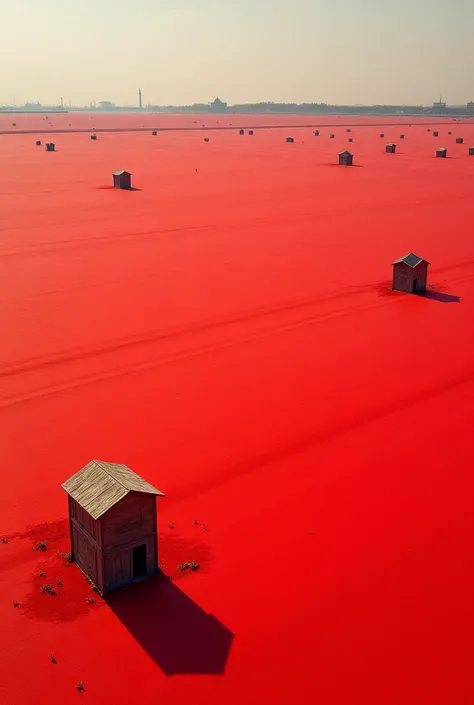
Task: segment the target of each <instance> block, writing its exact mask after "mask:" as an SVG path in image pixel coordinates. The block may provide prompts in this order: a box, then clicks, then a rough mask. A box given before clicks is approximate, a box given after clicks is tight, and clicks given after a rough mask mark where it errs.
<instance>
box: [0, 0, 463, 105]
mask: <svg viewBox="0 0 474 705" xmlns="http://www.w3.org/2000/svg"><path fill="white" fill-rule="evenodd" d="M0 66H1V71H0V103H12V102H13V101H15V102H16V104H17V105H21V104H22V103H24V102H25V101H27V100H30V101H34V100H39V101H40V102H42V103H44V104H47V103H54V104H58V103H59V100H60V97H61V96H62V97H63V98H64V101H65V103H66V104H69V103H70V102H71V103H73V104H77V105H79V104H88V103H90V102H91V101H99V100H110V101H112V102H114V103H118V104H132V103H136V101H137V91H138V88H139V87H141V88H142V91H143V102H144V104H147V103H148V102H149V103H152V104H190V103H194V102H209V101H210V100H213V99H214V98H215V97H216V96H219V97H220V98H221V99H222V100H225V101H227V102H229V103H243V102H257V101H261V100H274V101H285V102H305V101H307V102H313V101H314V102H328V103H336V104H338V103H339V104H343V103H350V104H354V103H364V104H371V103H392V104H396V103H399V104H403V103H405V104H417V105H418V104H421V103H423V104H430V103H431V102H433V100H437V99H438V97H439V94H440V93H442V94H443V97H444V99H445V100H447V101H448V103H450V104H462V103H466V102H467V101H468V100H474V0H393V1H392V0H233V1H231V0H0Z"/></svg>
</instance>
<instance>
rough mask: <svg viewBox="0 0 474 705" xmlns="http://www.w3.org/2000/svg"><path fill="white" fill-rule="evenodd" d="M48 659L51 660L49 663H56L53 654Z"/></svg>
mask: <svg viewBox="0 0 474 705" xmlns="http://www.w3.org/2000/svg"><path fill="white" fill-rule="evenodd" d="M49 658H50V660H51V663H57V661H56V659H55V658H54V654H50V655H49Z"/></svg>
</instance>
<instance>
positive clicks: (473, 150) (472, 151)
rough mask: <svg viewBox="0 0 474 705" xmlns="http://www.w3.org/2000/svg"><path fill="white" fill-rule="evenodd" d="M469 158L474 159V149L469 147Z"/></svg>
mask: <svg viewBox="0 0 474 705" xmlns="http://www.w3.org/2000/svg"><path fill="white" fill-rule="evenodd" d="M469 156H470V157H474V147H469Z"/></svg>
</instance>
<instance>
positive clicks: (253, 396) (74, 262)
mask: <svg viewBox="0 0 474 705" xmlns="http://www.w3.org/2000/svg"><path fill="white" fill-rule="evenodd" d="M42 117H43V116H26V117H25V116H18V117H16V118H12V116H8V118H7V122H6V116H1V117H0V129H7V128H8V125H9V124H10V123H11V122H12V121H13V120H14V121H16V122H17V125H18V129H20V124H21V122H22V120H28V121H31V123H30V124H32V123H33V121H36V122H35V123H34V124H35V126H36V127H38V125H39V124H40V122H41V121H42ZM205 117H206V124H208V125H211V124H216V123H217V119H219V120H220V119H221V118H220V117H214V118H211V117H210V116H205ZM99 119H100V125H101V126H102V127H107V126H114V125H112V123H113V121H114V120H122V121H123V122H122V123H120V125H119V126H120V127H124V128H125V127H131V126H140V125H141V123H142V122H143V121H144V120H145V117H144V116H142V115H136V116H127V118H126V119H125V117H124V116H118V117H116V116H112V117H110V116H105V117H104V116H94V122H95V124H96V126H99ZM147 119H150V125H151V124H152V123H153V124H158V123H156V120H155V116H153V120H152V119H151V118H147ZM194 119H196V118H195V117H194V116H178V117H175V116H160V120H163V123H161V124H165V122H166V125H172V124H176V125H179V124H184V123H186V124H190V125H191V126H192V124H193V123H192V121H193V120H194ZM197 119H198V120H200V119H201V118H200V117H198V118H197ZM190 120H191V123H190ZM266 120H267V118H266V117H265V119H264V118H263V117H262V116H259V117H258V118H257V119H255V118H250V117H249V118H248V124H264V122H265V121H266ZM273 120H274V118H272V121H273ZM285 120H286V121H287V124H290V123H292V124H297V123H301V122H306V121H307V118H306V117H305V118H301V117H300V118H298V117H295V118H291V119H287V118H281V117H279V121H280V122H281V121H285ZM87 121H89V116H86V115H79V116H78V115H72V116H71V115H63V116H54V127H55V128H56V129H58V130H59V129H63V128H65V127H68V125H69V122H71V123H73V127H78V128H79V127H81V126H82V127H83V126H84V125H85V126H87V124H88V122H87ZM186 121H187V122H186ZM43 122H44V121H43ZM319 122H320V124H321V122H322V121H319ZM345 122H347V124H351V128H352V134H351V136H352V137H353V138H354V143H353V145H351V149H352V150H353V151H354V153H355V155H356V157H355V163H356V164H357V165H358V167H359V168H353V169H347V168H343V167H342V168H340V167H337V166H335V165H334V164H335V161H336V154H337V152H338V151H339V150H341V149H343V148H345V147H346V146H348V144H347V137H348V134H347V133H346V132H345V128H344V127H342V126H341V127H339V128H337V129H336V130H334V131H335V132H336V139H335V140H329V130H328V129H323V130H322V131H321V136H320V137H319V138H315V137H313V135H312V132H311V130H310V129H305V130H303V129H301V130H297V129H293V131H291V130H290V129H289V130H269V131H265V130H261V131H260V130H259V131H258V132H257V133H256V134H255V136H254V137H249V136H248V135H245V136H244V137H240V136H239V135H238V134H237V133H236V132H234V131H231V132H215V131H214V132H211V133H210V134H209V136H210V137H211V141H210V142H209V143H207V144H206V143H204V141H203V135H202V134H201V133H198V134H196V133H193V132H168V133H162V134H159V135H158V137H156V138H153V137H152V136H151V135H150V134H148V133H142V134H127V133H123V134H101V135H100V136H99V139H98V140H97V141H96V142H93V141H91V140H90V139H89V138H88V136H87V135H84V134H70V135H69V134H61V135H58V136H57V137H56V138H54V140H55V142H56V145H57V150H58V151H57V152H56V153H54V154H51V153H46V152H45V151H44V149H43V148H36V147H35V145H34V140H35V137H34V136H32V135H12V136H2V137H0V160H1V163H2V169H1V171H0V192H1V202H0V216H1V220H0V325H1V330H2V331H3V335H2V345H1V348H0V429H1V433H0V446H1V459H2V460H1V480H2V484H1V493H0V536H5V537H7V538H8V543H0V625H1V637H0V702H1V703H2V705H3V704H4V703H5V705H20V704H21V705H29V704H30V703H31V704H33V703H35V704H36V705H38V704H40V705H43V704H44V705H46V704H49V705H55V704H56V703H62V704H66V705H67V704H68V703H73V702H77V701H78V700H79V699H80V698H83V699H84V701H85V702H88V703H116V704H117V705H122V704H123V705H125V704H127V705H128V704H129V703H131V702H137V701H140V702H143V703H157V702H160V703H166V705H174V704H175V703H176V704H180V705H181V703H187V704H189V705H198V704H199V705H222V703H225V704H226V705H240V704H241V703H246V704H247V705H253V704H254V703H255V704H257V703H259V704H261V703H272V704H273V705H280V704H281V705H283V704H285V705H287V704H288V703H295V704H296V705H299V704H300V703H301V704H303V703H311V705H312V704H313V703H321V705H402V704H403V705H420V703H423V704H424V703H426V704H428V703H429V705H448V704H449V705H468V703H469V705H472V702H473V699H474V685H473V681H472V672H471V671H472V669H471V663H472V631H473V627H474V619H473V617H474V615H473V601H472V588H473V577H474V565H473V556H474V513H473V510H472V496H473V489H474V477H473V468H474V462H473V460H474V436H473V428H474V403H473V400H474V394H473V392H474V384H473V373H474V333H473V321H474V299H473V294H474V239H473V226H472V223H473V220H474V198H473V196H474V157H469V156H468V154H467V153H468V146H469V145H470V144H474V125H473V124H463V125H462V126H460V125H459V124H457V123H451V124H452V127H449V126H448V125H441V126H440V128H439V129H440V136H439V138H434V137H433V136H432V133H430V132H427V128H426V127H425V126H421V125H417V124H416V120H414V119H413V120H411V123H412V127H408V125H403V126H401V127H390V128H388V127H386V128H385V129H384V131H385V135H386V138H385V139H383V140H382V139H380V138H379V132H380V131H381V130H380V128H379V127H364V126H363V125H362V122H363V121H362V120H357V119H353V120H352V122H351V123H348V121H347V120H345ZM405 122H406V121H405ZM239 123H240V124H243V123H242V120H239ZM341 125H342V122H341ZM115 126H117V125H115ZM23 127H24V126H23ZM448 129H450V130H452V132H453V134H452V135H450V136H448V134H447V131H448ZM402 131H403V132H405V134H406V139H405V141H400V140H399V139H398V136H399V134H400V132H402ZM287 134H293V136H294V137H295V140H296V141H295V144H292V145H291V144H286V143H285V141H284V137H285V136H286V135H287ZM457 135H462V136H463V137H464V138H465V143H464V144H463V145H456V144H455V137H456V136H457ZM392 140H393V141H395V142H397V143H398V153H397V154H395V155H390V154H386V153H385V152H384V145H385V143H386V142H388V141H392ZM436 146H446V147H448V150H449V151H448V155H449V158H448V159H446V160H441V159H435V158H434V150H435V147H436ZM117 168H125V169H128V170H130V171H131V172H132V173H133V180H134V186H135V187H136V188H137V189H139V190H136V191H133V192H122V191H114V190H111V189H110V188H109V186H110V182H111V176H110V173H111V171H113V170H114V169H117ZM195 169H197V170H198V171H197V172H196V171H195ZM410 250H413V251H415V252H416V253H418V254H420V255H422V256H424V257H426V258H427V259H428V260H429V261H430V262H431V263H432V266H431V268H430V279H429V281H430V283H431V284H432V285H434V290H433V291H431V293H430V295H429V296H428V297H426V298H422V297H413V296H408V295H403V294H392V293H391V292H390V291H389V280H390V276H391V267H390V263H391V261H392V260H393V259H394V258H396V257H399V256H401V255H403V254H405V253H407V252H409V251H410ZM91 458H100V459H104V460H111V461H117V462H123V463H126V464H127V465H129V466H130V467H132V468H133V469H134V470H136V471H137V472H138V473H139V474H142V475H143V476H144V477H146V479H147V480H149V481H150V482H152V483H154V484H156V486H157V487H159V488H160V489H161V490H163V491H164V492H165V493H166V494H167V498H166V499H164V500H162V501H160V503H159V513H160V563H161V565H162V566H163V568H164V570H165V572H167V573H168V574H169V575H170V576H171V578H172V582H170V583H165V584H161V585H159V584H157V583H156V582H155V581H154V580H149V581H147V582H145V583H142V584H140V585H137V586H133V587H132V588H130V589H125V590H123V591H121V592H118V593H116V595H115V596H114V597H113V598H111V599H110V600H108V601H107V603H105V602H104V601H103V600H102V599H100V598H99V597H98V596H97V595H94V594H93V593H91V592H90V590H89V587H88V584H87V583H86V582H85V580H84V578H83V576H82V574H81V573H80V571H79V570H78V569H77V568H75V567H74V566H71V565H69V564H67V563H66V562H65V561H64V560H63V559H62V558H61V557H60V556H59V555H58V551H65V550H67V549H68V535H67V514H66V497H65V495H64V493H63V491H62V490H61V488H60V483H61V482H62V481H64V480H65V479H66V478H67V477H68V476H69V475H71V474H72V473H73V472H75V471H76V470H77V469H78V468H79V467H81V466H82V465H84V464H85V463H86V462H87V461H88V460H89V459H91ZM195 519H197V520H198V522H199V524H198V525H195V523H194V520H195ZM170 522H174V527H175V528H174V529H171V528H168V525H169V524H170ZM203 525H206V527H207V528H208V531H205V530H204V526H203ZM40 540H46V541H47V542H48V550H47V551H46V552H44V553H36V552H33V551H32V548H33V546H34V545H35V543H36V542H37V541H40ZM184 560H196V561H198V562H199V563H200V565H201V569H200V571H199V572H197V573H193V574H192V575H189V576H183V575H182V574H181V573H179V572H178V571H177V569H176V566H177V564H178V563H180V562H182V561H184ZM39 571H42V572H44V573H45V577H44V578H42V577H39V575H38V573H39ZM57 578H59V579H60V580H62V583H63V587H57V588H56V589H57V592H58V594H57V595H56V596H54V597H53V596H50V595H41V594H40V585H41V584H42V583H44V582H51V583H53V584H54V585H55V586H56V579H57ZM90 594H92V595H93V596H94V599H96V602H95V603H93V604H90V603H88V602H86V600H85V598H86V596H87V595H90ZM14 600H17V601H18V602H19V603H20V605H19V606H18V607H16V608H14V607H13V601H14ZM51 653H52V654H54V656H55V658H56V661H57V664H55V665H54V664H52V663H51V661H50V654H51ZM81 680H83V681H84V682H85V688H86V691H85V693H83V694H82V695H81V694H79V693H78V692H77V690H76V684H77V683H78V682H79V681H81Z"/></svg>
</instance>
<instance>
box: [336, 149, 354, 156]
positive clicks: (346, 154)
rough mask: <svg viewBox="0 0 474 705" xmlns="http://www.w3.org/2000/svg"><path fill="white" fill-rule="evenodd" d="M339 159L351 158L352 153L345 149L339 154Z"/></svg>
mask: <svg viewBox="0 0 474 705" xmlns="http://www.w3.org/2000/svg"><path fill="white" fill-rule="evenodd" d="M339 156H340V157H352V156H353V154H352V152H349V151H348V150H347V149H345V150H344V151H343V152H339Z"/></svg>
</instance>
